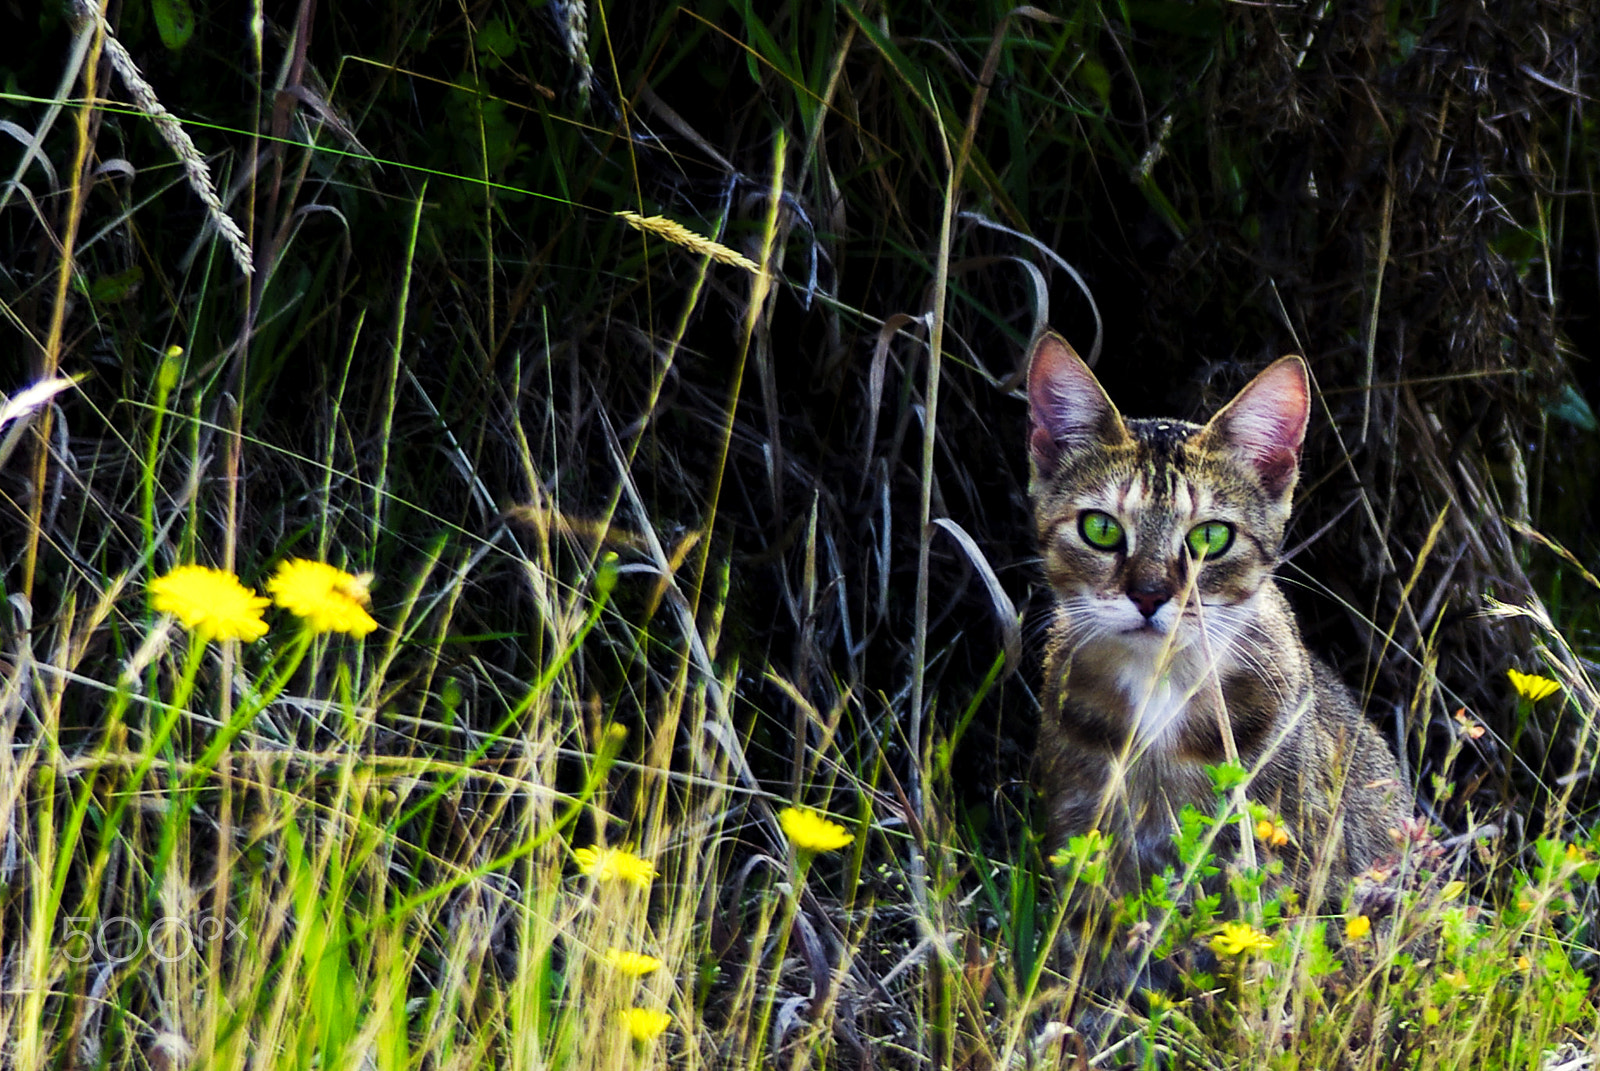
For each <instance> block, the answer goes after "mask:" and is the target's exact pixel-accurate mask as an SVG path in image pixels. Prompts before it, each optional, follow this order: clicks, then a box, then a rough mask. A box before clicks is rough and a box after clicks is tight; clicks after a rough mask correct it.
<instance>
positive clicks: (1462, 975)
mask: <svg viewBox="0 0 1600 1071" xmlns="http://www.w3.org/2000/svg"><path fill="white" fill-rule="evenodd" d="M1439 977H1440V978H1442V979H1444V980H1445V981H1446V982H1449V983H1450V984H1451V985H1453V986H1455V987H1456V988H1457V989H1471V988H1472V983H1471V982H1469V981H1468V980H1467V972H1466V971H1464V970H1462V969H1461V968H1460V967H1457V968H1456V969H1455V970H1453V971H1451V972H1450V973H1449V974H1441V975H1440V976H1439Z"/></svg>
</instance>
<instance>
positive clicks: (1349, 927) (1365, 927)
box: [1344, 915, 1372, 941]
mask: <svg viewBox="0 0 1600 1071" xmlns="http://www.w3.org/2000/svg"><path fill="white" fill-rule="evenodd" d="M1371 932H1372V920H1371V919H1370V918H1368V917H1367V916H1365V915H1357V916H1355V917H1354V918H1351V919H1346V920H1345V924H1344V938H1345V940H1346V941H1359V940H1361V939H1362V938H1363V937H1365V936H1366V935H1367V934H1369V933H1371Z"/></svg>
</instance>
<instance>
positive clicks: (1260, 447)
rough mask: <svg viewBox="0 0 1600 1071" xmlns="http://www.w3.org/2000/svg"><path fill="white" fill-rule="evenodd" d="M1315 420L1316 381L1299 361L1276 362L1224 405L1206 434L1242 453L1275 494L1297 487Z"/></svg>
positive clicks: (1291, 359) (1283, 360) (1264, 483)
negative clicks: (1312, 419)
mask: <svg viewBox="0 0 1600 1071" xmlns="http://www.w3.org/2000/svg"><path fill="white" fill-rule="evenodd" d="M1310 417H1311V377H1310V375H1309V374H1308V373H1307V372H1306V362H1305V361H1304V360H1302V359H1301V358H1299V357H1283V358H1280V359H1279V360H1277V361H1274V362H1273V363H1272V364H1270V365H1268V366H1267V367H1266V369H1265V370H1264V371H1263V372H1262V373H1261V374H1260V375H1258V376H1256V378H1254V379H1252V380H1251V381H1250V382H1249V384H1247V385H1246V386H1245V388H1244V390H1242V391H1240V392H1239V393H1238V394H1237V395H1235V396H1234V399H1233V401H1231V402H1229V403H1228V404H1227V405H1225V406H1223V407H1222V409H1221V411H1219V412H1218V413H1217V415H1216V416H1214V417H1212V418H1211V423H1209V424H1207V425H1206V428H1205V435H1206V437H1208V438H1212V439H1216V440H1219V441H1220V442H1221V443H1223V444H1225V445H1226V446H1228V447H1229V448H1231V449H1232V450H1233V451H1234V452H1235V453H1237V454H1239V455H1240V456H1241V457H1242V458H1243V459H1244V460H1245V461H1246V462H1247V463H1248V464H1249V465H1250V466H1251V467H1252V468H1254V469H1255V470H1256V473H1257V474H1258V475H1259V476H1260V477H1261V483H1262V484H1263V485H1264V486H1265V487H1266V489H1267V491H1268V492H1269V493H1271V494H1275V495H1282V494H1286V493H1287V492H1288V491H1289V489H1290V488H1291V487H1293V486H1294V480H1295V476H1296V475H1297V473H1298V469H1299V465H1300V447H1301V445H1302V444H1304V443H1305V440H1306V423H1307V422H1308V421H1309V420H1310Z"/></svg>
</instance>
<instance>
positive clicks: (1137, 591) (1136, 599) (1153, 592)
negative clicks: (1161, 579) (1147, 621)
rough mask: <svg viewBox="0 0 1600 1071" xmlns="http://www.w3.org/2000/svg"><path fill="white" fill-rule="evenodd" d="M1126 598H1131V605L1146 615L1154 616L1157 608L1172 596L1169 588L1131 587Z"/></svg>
mask: <svg viewBox="0 0 1600 1071" xmlns="http://www.w3.org/2000/svg"><path fill="white" fill-rule="evenodd" d="M1128 598H1130V599H1132V600H1133V605H1135V606H1137V607H1138V608H1139V612H1140V613H1141V614H1143V615H1144V616H1146V617H1154V616H1155V613H1156V611H1157V610H1159V609H1161V607H1162V606H1163V605H1165V604H1166V602H1167V600H1168V599H1170V598H1172V590H1171V589H1170V588H1164V587H1158V588H1133V589H1131V590H1130V591H1129V592H1128Z"/></svg>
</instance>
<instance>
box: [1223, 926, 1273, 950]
mask: <svg viewBox="0 0 1600 1071" xmlns="http://www.w3.org/2000/svg"><path fill="white" fill-rule="evenodd" d="M1271 947H1272V938H1270V937H1268V936H1267V935H1266V934H1264V933H1262V932H1261V931H1260V930H1258V929H1256V928H1255V927H1254V926H1252V925H1250V924H1249V923H1248V922H1229V923H1225V924H1224V925H1223V927H1222V932H1221V933H1219V934H1217V935H1216V936H1215V937H1213V938H1212V939H1211V950H1212V951H1213V952H1216V953H1217V954H1218V955H1223V956H1243V955H1245V954H1247V953H1250V952H1265V951H1266V950H1267V949H1269V948H1271Z"/></svg>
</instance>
